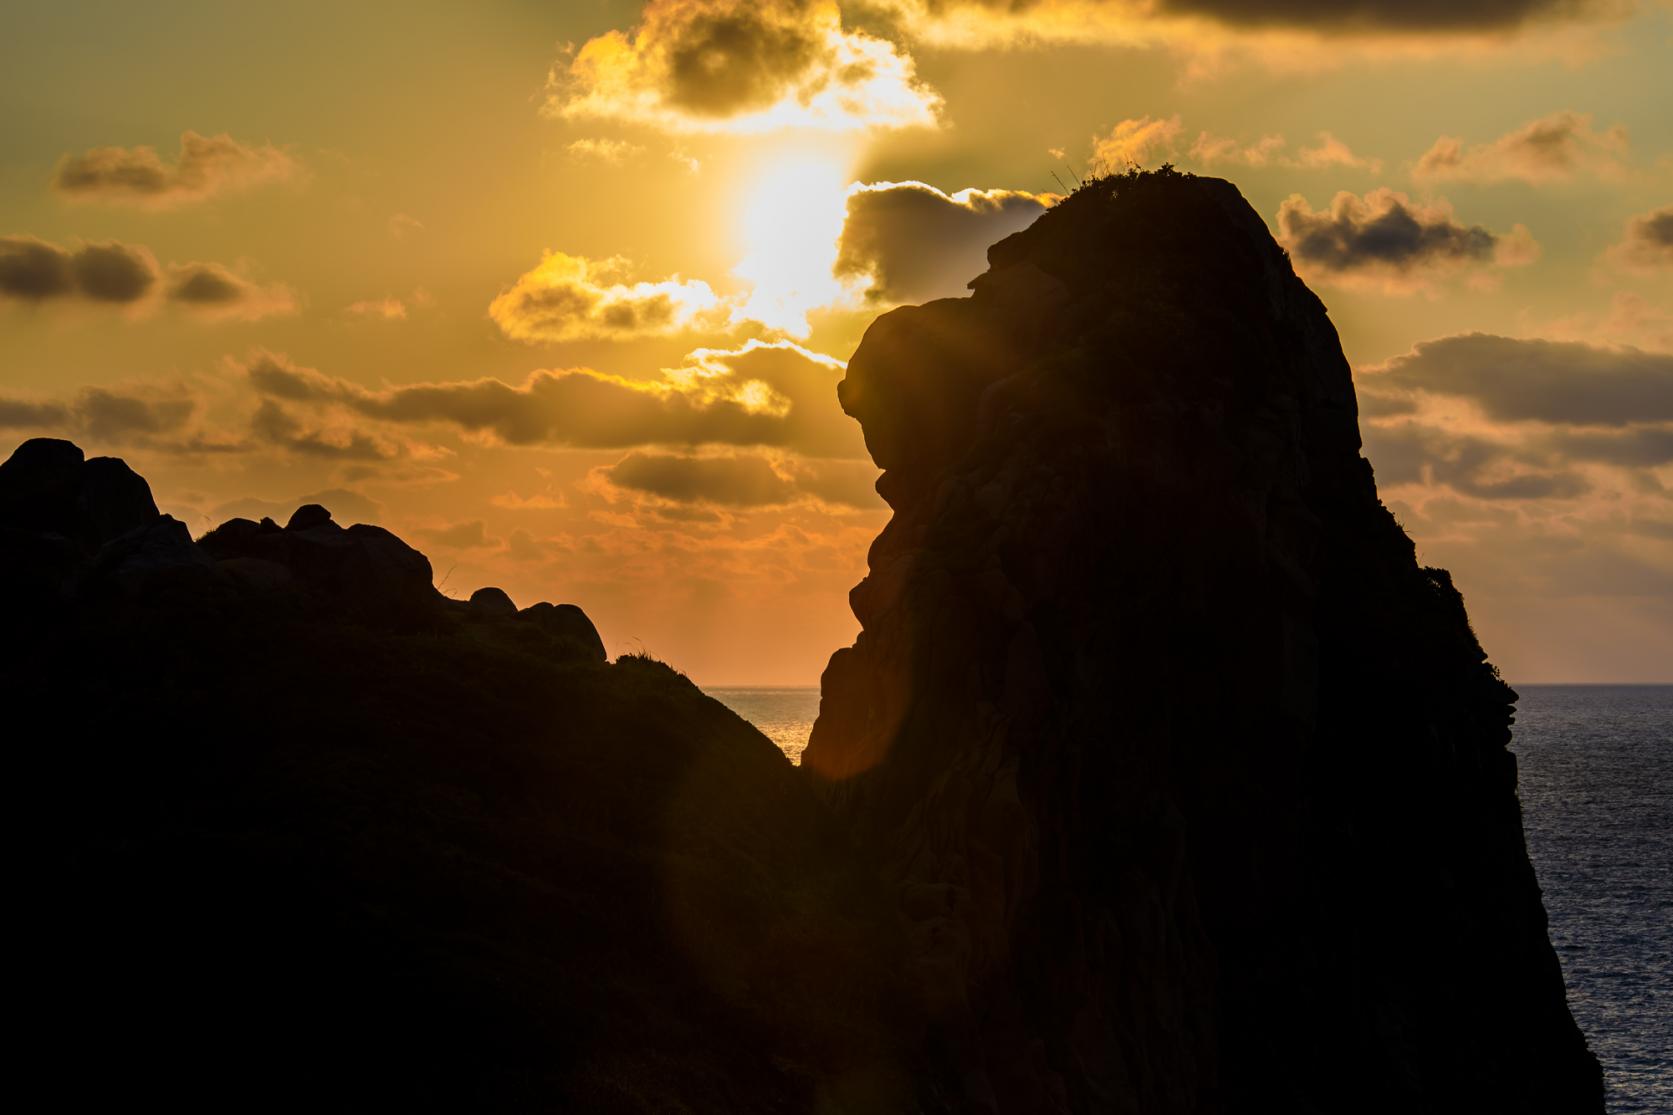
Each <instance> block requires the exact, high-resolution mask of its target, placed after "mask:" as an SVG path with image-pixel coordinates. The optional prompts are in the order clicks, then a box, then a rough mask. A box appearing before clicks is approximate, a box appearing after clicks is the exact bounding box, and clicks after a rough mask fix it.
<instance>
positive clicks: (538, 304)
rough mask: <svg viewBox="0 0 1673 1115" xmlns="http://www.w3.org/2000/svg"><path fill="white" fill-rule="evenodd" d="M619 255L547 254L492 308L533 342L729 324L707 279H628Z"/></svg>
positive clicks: (504, 326) (506, 329)
mask: <svg viewBox="0 0 1673 1115" xmlns="http://www.w3.org/2000/svg"><path fill="white" fill-rule="evenodd" d="M628 267H629V264H628V263H627V261H626V260H623V259H620V258H614V259H606V260H590V259H587V258H586V257H584V256H572V255H566V254H565V253H563V252H547V253H546V254H545V255H544V256H543V257H542V259H541V261H540V264H539V266H537V267H535V268H534V269H533V270H532V271H528V272H526V273H524V274H523V275H522V276H521V277H519V278H518V280H517V281H516V282H515V283H513V284H512V285H511V286H510V288H508V289H507V290H504V291H502V292H501V293H500V294H499V296H498V297H496V298H495V299H494V301H493V302H492V303H490V304H489V307H488V316H490V317H491V318H493V319H494V323H495V324H496V325H498V326H499V327H500V331H501V332H502V333H504V334H505V335H506V336H507V337H510V338H512V339H513V340H518V341H527V342H530V343H540V342H555V341H579V340H624V339H627V338H632V337H647V336H666V335H670V334H675V333H682V332H686V331H689V330H694V329H706V330H717V329H718V330H723V329H726V328H727V327H728V326H729V324H730V321H731V316H732V310H731V306H730V305H729V304H728V303H727V302H726V301H725V300H723V299H722V298H721V297H720V296H719V295H717V294H715V292H714V291H713V290H711V289H710V287H709V284H708V283H705V282H703V281H702V280H700V279H681V278H680V277H679V276H677V275H676V276H674V277H673V278H669V279H663V280H661V281H659V282H629V281H626V275H627V271H628Z"/></svg>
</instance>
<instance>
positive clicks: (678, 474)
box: [604, 453, 796, 507]
mask: <svg viewBox="0 0 1673 1115" xmlns="http://www.w3.org/2000/svg"><path fill="white" fill-rule="evenodd" d="M604 475H605V476H606V477H607V478H608V479H609V480H610V482H611V483H612V484H615V485H616V486H617V487H620V488H630V489H632V490H634V491H639V492H646V493H648V494H650V495H654V496H659V497H661V498H662V499H668V500H673V501H674V502H676V503H717V504H721V505H724V506H727V507H767V506H777V505H780V504H785V503H789V502H791V501H792V500H793V499H794V498H795V496H796V487H795V485H794V484H792V483H791V482H790V481H789V480H787V479H786V478H785V477H783V476H781V475H780V474H779V473H778V472H777V470H775V469H774V468H773V466H772V464H771V462H769V461H768V460H767V459H766V458H764V457H759V456H754V455H741V456H726V457H676V456H668V455H664V454H660V453H629V454H628V455H627V456H626V457H623V458H622V459H621V460H620V461H619V462H617V463H616V464H614V465H612V466H611V467H609V468H607V469H605V470H604Z"/></svg>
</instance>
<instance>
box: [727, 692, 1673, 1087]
mask: <svg viewBox="0 0 1673 1115" xmlns="http://www.w3.org/2000/svg"><path fill="white" fill-rule="evenodd" d="M708 692H709V694H710V695H711V696H713V697H716V698H718V699H719V700H720V701H721V702H723V703H724V704H726V705H728V706H729V707H731V708H732V709H733V710H734V711H736V712H737V713H738V715H740V716H742V717H743V718H744V719H745V720H748V721H750V722H751V723H753V724H754V725H755V726H756V727H758V728H760V729H761V731H762V732H763V733H764V734H766V736H767V737H768V738H769V739H771V740H772V741H773V742H774V743H776V744H778V746H779V747H780V748H782V749H783V750H784V753H785V754H786V755H788V756H790V758H791V760H792V761H793V762H799V761H800V760H801V754H802V749H803V748H804V747H806V746H807V737H808V733H809V732H810V731H811V730H812V728H813V719H814V717H815V716H817V715H818V713H819V690H817V689H711V690H709V691H708ZM1520 692H1521V694H1522V699H1521V701H1520V702H1519V703H1518V705H1517V714H1516V733H1515V741H1514V743H1513V744H1512V747H1513V749H1514V750H1515V751H1516V755H1517V761H1518V765H1519V767H1520V769H1521V784H1522V808H1523V813H1524V818H1525V820H1524V825H1525V827H1526V829H1527V835H1528V850H1529V854H1530V855H1531V856H1532V857H1533V861H1534V868H1535V870H1536V871H1537V872H1538V873H1539V880H1540V885H1541V886H1542V887H1543V888H1544V891H1545V908H1546V911H1547V912H1548V913H1549V914H1550V917H1551V940H1552V942H1553V943H1554V944H1555V945H1556V947H1557V955H1558V956H1559V957H1560V958H1561V959H1562V964H1563V972H1564V975H1565V977H1566V978H1567V980H1568V997H1569V1005H1570V1007H1571V1008H1572V1009H1573V1011H1574V1017H1575V1019H1576V1020H1577V1021H1578V1022H1579V1023H1580V1028H1581V1029H1582V1030H1584V1031H1585V1032H1586V1036H1587V1039H1588V1040H1589V1041H1590V1042H1591V1046H1592V1049H1593V1051H1594V1052H1596V1053H1597V1055H1598V1059H1599V1060H1601V1061H1602V1062H1603V1070H1604V1074H1605V1075H1606V1076H1607V1078H1608V1081H1609V1111H1610V1112H1611V1115H1652V1113H1654V1115H1667V1113H1669V1112H1673V686H1535V685H1530V686H1522V687H1521V689H1520Z"/></svg>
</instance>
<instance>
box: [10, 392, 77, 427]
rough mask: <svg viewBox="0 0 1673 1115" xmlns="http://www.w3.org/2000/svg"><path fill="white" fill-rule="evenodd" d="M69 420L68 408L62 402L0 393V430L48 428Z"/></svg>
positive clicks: (65, 424)
mask: <svg viewBox="0 0 1673 1115" xmlns="http://www.w3.org/2000/svg"><path fill="white" fill-rule="evenodd" d="M69 422H70V408H69V407H67V406H65V405H64V404H63V403H58V402H48V401H41V400H36V399H16V398H12V399H8V398H6V397H5V396H3V395H0V430H50V429H56V428H58V427H60V426H67V425H69Z"/></svg>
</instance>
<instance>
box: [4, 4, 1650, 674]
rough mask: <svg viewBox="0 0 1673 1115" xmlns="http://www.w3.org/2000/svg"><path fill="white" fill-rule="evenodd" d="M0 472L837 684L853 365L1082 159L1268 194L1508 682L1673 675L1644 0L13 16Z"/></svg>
mask: <svg viewBox="0 0 1673 1115" xmlns="http://www.w3.org/2000/svg"><path fill="white" fill-rule="evenodd" d="M3 27H4V34H0V120H4V121H5V124H4V129H3V131H0V215H3V223H0V452H7V453H9V451H10V449H11V448H12V446H13V445H15V444H16V443H17V442H20V441H22V440H24V439H25V438H28V437H32V436H37V435H46V434H53V435H58V436H68V437H72V438H74V439H75V440H76V441H78V442H79V443H80V444H81V445H82V446H83V447H84V448H85V449H87V450H88V452H89V453H90V454H114V455H120V456H123V457H125V458H127V459H128V460H129V462H130V463H131V464H133V465H134V467H135V468H137V469H138V470H139V471H141V472H142V473H143V474H145V475H146V476H147V477H148V478H149V479H150V480H151V483H152V487H153V489H154V491H155V493H156V496H157V499H158V503H159V505H160V506H161V507H162V508H163V510H165V511H167V512H170V513H172V514H174V515H176V516H177V517H179V518H181V519H183V520H184V521H186V522H187V523H188V524H189V525H190V526H192V528H193V529H194V531H196V532H199V533H201V532H202V531H204V530H207V529H208V528H209V527H211V526H213V525H215V524H216V523H218V522H220V521H222V520H224V519H226V518H228V517H231V516H233V515H247V516H255V517H259V516H260V515H262V514H271V515H273V516H275V517H277V518H280V519H283V518H284V517H285V516H287V515H288V514H289V512H290V511H291V510H292V509H294V507H295V506H296V505H297V504H298V503H299V502H303V501H318V502H323V503H325V504H326V505H327V506H329V507H330V508H331V509H332V510H333V511H334V512H335V513H336V515H337V517H338V519H339V520H341V521H345V522H347V521H370V522H378V523H381V524H383V525H385V526H388V527H390V528H391V529H393V530H395V531H396V532H398V533H399V534H401V535H402V536H403V537H405V538H407V539H408V540H409V541H411V542H413V543H414V544H415V545H417V546H419V547H420V548H421V549H423V550H424V551H425V552H426V553H428V554H429V555H430V557H431V560H432V562H433V564H434V565H435V568H436V575H437V580H438V582H439V583H440V584H441V586H442V588H443V590H444V591H446V592H448V593H450V594H453V595H466V594H468V593H469V592H470V591H471V590H473V589H475V588H478V587H480V586H482V585H485V584H495V585H499V586H501V587H503V588H505V589H506V590H507V591H508V592H510V593H511V595H512V596H513V597H514V598H515V599H516V600H517V601H518V603H519V604H528V603H532V602H534V601H536V600H540V599H549V600H554V601H571V602H574V603H577V604H580V605H581V606H582V607H583V608H585V609H586V610H587V612H588V613H589V614H590V615H591V616H592V617H593V619H594V620H595V621H596V622H597V624H598V626H599V628H600V630H601V632H602V633H603V635H604V638H605V642H606V645H607V646H608V648H609V649H610V651H611V653H612V654H614V653H619V652H621V651H625V650H630V649H640V648H642V649H645V650H647V651H649V652H650V653H652V654H655V655H657V656H658V657H661V658H664V659H666V660H668V661H670V662H672V663H673V664H675V665H676V666H678V667H680V668H681V669H684V670H685V671H687V672H688V673H690V674H691V675H692V676H693V677H694V678H695V679H696V680H698V681H699V682H701V683H705V684H711V685H712V684H812V683H814V682H816V681H817V678H818V675H819V671H820V670H821V669H822V668H823V666H824V662H825V659H826V658H827V656H828V655H829V654H830V652H831V651H832V650H833V649H835V648H836V647H838V646H841V645H845V644H846V643H848V642H849V641H851V639H852V637H853V635H854V632H855V630H856V626H857V625H856V624H855V622H854V620H853V618H852V616H851V615H850V613H849V611H848V606H847V592H848V589H849V588H850V587H851V586H852V585H853V584H854V583H855V582H856V581H857V580H858V579H859V578H860V576H861V575H862V573H863V571H864V566H865V552H866V548H867V546H868V545H869V544H870V541H871V539H872V538H873V537H874V536H875V535H876V533H877V531H878V530H879V529H880V528H881V527H882V525H883V523H884V522H885V521H886V519H887V511H886V509H885V508H884V507H883V505H882V503H881V501H880V500H879V499H878V498H877V497H876V495H875V494H874V493H873V491H872V489H871V483H872V481H873V480H874V479H875V476H876V472H875V470H874V469H873V468H872V466H871V464H870V462H869V460H868V458H867V457H866V454H865V449H864V443H863V441H862V439H861V438H860V435H859V430H858V428H857V426H855V425H854V424H853V423H852V422H851V421H849V420H848V419H847V418H846V417H845V416H843V415H842V413H841V412H840V410H839V409H838V408H837V405H836V393H835V385H836V383H837V381H838V380H840V379H841V377H842V367H843V361H844V360H846V359H847V357H848V356H849V354H850V353H851V352H852V351H853V348H854V346H855V344H856V343H857V342H858V340H859V337H860V335H861V334H862V333H863V331H864V329H865V326H866V325H867V323H868V322H869V321H870V320H871V318H872V317H874V316H875V315H876V313H878V312H879V311H880V310H882V309H886V308H887V307H889V306H891V305H896V304H900V303H903V302H917V301H922V300H925V299H928V298H935V297H944V296H956V295H958V294H960V293H961V292H962V290H963V286H964V283H965V281H966V280H968V279H969V278H971V277H973V276H974V275H975V274H977V273H978V272H979V271H980V270H981V269H982V267H983V266H984V264H983V259H984V255H983V253H984V251H985V248H986V246H987V244H989V243H991V242H992V241H993V240H996V239H998V238H1000V237H1002V236H1004V235H1007V234H1008V233H1010V232H1011V231H1014V230H1016V229H1018V228H1021V227H1023V226H1025V225H1026V224H1027V223H1028V222H1029V221H1030V220H1031V219H1032V218H1033V217H1034V216H1035V215H1036V214H1038V213H1039V212H1040V209H1041V207H1042V206H1044V205H1049V204H1051V202H1052V201H1053V199H1054V196H1055V195H1056V194H1057V193H1059V192H1060V190H1061V188H1062V187H1061V184H1060V183H1062V182H1071V183H1072V180H1073V176H1074V175H1075V174H1085V173H1087V172H1089V171H1096V170H1098V169H1103V168H1116V169H1124V168H1125V167H1126V166H1128V165H1131V164H1132V163H1139V164H1143V165H1154V164H1156V163H1159V162H1162V161H1172V162H1173V163H1175V164H1176V165H1178V166H1180V167H1182V168H1185V169H1189V170H1194V171H1197V172H1199V173H1212V174H1218V175H1222V176H1225V177H1228V178H1230V179H1232V180H1233V181H1235V182H1237V183H1238V185H1239V186H1240V187H1241V188H1242V189H1243V191H1244V193H1245V195H1246V196H1247V197H1248V198H1249V200H1250V202H1251V203H1252V204H1253V205H1254V206H1255V208H1256V209H1257V210H1258V211H1259V212H1260V213H1261V214H1262V215H1263V216H1264V217H1266V219H1267V221H1268V223H1269V225H1270V226H1271V228H1272V230H1273V232H1274V234H1275V235H1277V236H1278V237H1279V238H1280V239H1281V240H1282V241H1283V242H1284V244H1285V245H1286V246H1287V247H1288V248H1289V250H1290V253H1291V257H1292V259H1293V260H1294V261H1295V263H1296V266H1297V268H1298V270H1300V271H1301V273H1302V274H1303V276H1304V277H1305V278H1307V280H1308V281H1309V282H1310V283H1311V284H1312V285H1313V287H1314V288H1315V289H1316V290H1317V291H1318V292H1319V293H1320V295H1321V296H1322V297H1323V298H1324V300H1325V302H1326V304H1327V305H1328V306H1329V307H1330V310H1331V314H1332V317H1333V319H1334V320H1335V322H1336V324H1337V327H1338V329H1339V330H1340V331H1341V334H1342V339H1343V343H1344V345H1345V347H1346V350H1347V354H1348V357H1349V360H1350V361H1351V362H1352V363H1353V365H1354V368H1355V374H1356V377H1357V380H1358V385H1359V391H1360V397H1361V408H1362V423H1363V426H1364V431H1365V439H1366V453H1367V456H1369V457H1370V459H1371V461H1372V463H1373V465H1374V466H1375V467H1376V470H1377V477H1378V481H1379V485H1380V487H1381V490H1382V492H1383V497H1384V500H1385V502H1387V503H1388V504H1389V505H1390V507H1392V508H1393V509H1394V511H1395V513H1396V514H1397V515H1398V516H1399V518H1400V520H1401V522H1402V523H1403V524H1404V525H1405V527H1406V529H1407V531H1408V533H1410V534H1411V535H1412V536H1413V538H1414V539H1415V540H1416V542H1417V545H1418V551H1419V556H1420V558H1421V559H1422V560H1424V561H1425V562H1427V563H1429V564H1440V565H1445V566H1447V567H1449V568H1451V569H1452V570H1453V573H1454V577H1455V580H1456V582H1457V583H1458V585H1459V587H1460V588H1461V589H1462V590H1463V592H1464V594H1465V597H1466V600H1467V601H1468V603H1469V606H1470V611H1471V615H1472V618H1473V619H1474V621H1475V626H1476V628H1477V631H1478V632H1479V633H1480V635H1481V637H1482V640H1483V642H1484V644H1485V645H1486V647H1487V649H1488V652H1489V653H1490V654H1491V655H1492V657H1493V658H1494V660H1495V661H1496V662H1498V663H1499V665H1500V666H1501V667H1502V669H1503V670H1504V672H1505V674H1506V676H1507V677H1508V678H1509V680H1511V681H1512V682H1513V683H1515V682H1518V681H1521V682H1538V681H1609V680H1617V681H1628V680H1637V681H1651V680H1659V681H1673V112H1670V111H1669V106H1670V105H1673V66H1670V63H1673V6H1670V5H1669V4H1667V3H1664V2H1662V0H1595V2H1594V0H1335V2H1325V0H866V2H861V3H841V4H839V3H835V2H830V0H758V2H752V3H743V2H739V0H652V2H650V3H628V2H605V0H587V2H580V3H532V2H516V3H513V2H509V0H500V2H490V0H485V2H482V3H478V4H472V5H439V4H425V5H414V4H374V3H365V4H352V5H345V4H339V3H310V2H302V3H293V4H289V5H283V6H268V7H264V8H261V9H259V10H258V9H256V8H253V7H250V6H245V5H226V4H220V3H197V2H187V0H173V2H164V3H159V4H153V5H135V4H126V3H80V2H64V0H58V2H52V3H37V2H34V0H12V2H10V3H8V4H7V5H6V13H5V15H4V17H3Z"/></svg>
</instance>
